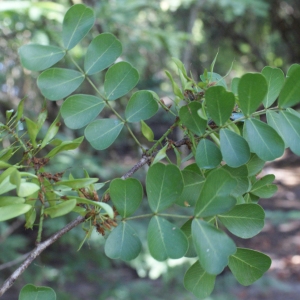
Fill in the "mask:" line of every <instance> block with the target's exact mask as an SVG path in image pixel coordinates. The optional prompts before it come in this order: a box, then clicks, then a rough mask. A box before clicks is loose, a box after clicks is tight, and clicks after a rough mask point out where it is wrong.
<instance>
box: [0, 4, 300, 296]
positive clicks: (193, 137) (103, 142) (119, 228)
mask: <svg viewBox="0 0 300 300" xmlns="http://www.w3.org/2000/svg"><path fill="white" fill-rule="evenodd" d="M94 21H95V17H94V14H93V11H92V9H90V8H88V7H87V6H85V5H83V4H77V5H74V6H73V7H71V8H70V9H69V10H68V11H67V13H66V15H65V18H64V21H63V30H62V41H63V46H62V47H53V46H42V45H38V44H29V45H24V46H22V47H21V48H20V50H19V54H20V58H21V61H22V63H23V65H24V67H26V68H27V69H29V70H35V71H36V70H39V71H43V72H42V73H41V74H40V75H39V77H38V79H37V84H38V87H39V89H40V91H41V93H42V94H43V95H44V97H45V98H46V99H48V100H51V101H57V100H61V99H63V98H66V99H65V100H64V103H63V105H62V107H61V116H62V118H63V119H64V121H65V124H66V125H67V126H68V127H69V128H70V129H78V128H83V127H85V130H84V135H85V138H86V139H87V140H88V141H89V142H90V144H91V145H92V147H94V148H95V149H97V150H104V149H107V148H108V147H109V146H111V145H112V144H113V143H114V142H115V140H116V139H117V138H118V136H119V134H120V132H121V131H122V130H127V132H128V133H129V134H130V135H131V137H132V139H133V140H134V141H135V142H136V144H137V145H138V147H139V148H140V149H141V151H142V153H143V156H142V158H141V160H140V161H139V162H138V163H137V164H136V165H135V166H133V168H132V169H131V170H130V171H129V172H128V173H126V174H125V175H124V176H123V177H122V178H116V179H113V180H112V181H110V184H109V187H108V188H107V190H106V191H104V192H103V193H102V195H101V197H99V195H98V191H100V190H101V189H102V188H103V187H104V185H105V183H100V184H99V183H96V182H97V181H98V179H97V178H90V177H89V175H88V171H86V172H85V178H78V179H75V178H73V176H72V175H70V176H69V178H68V179H62V176H63V174H62V173H55V174H52V173H48V172H45V170H44V168H45V165H46V164H49V163H51V159H52V158H53V157H55V156H56V155H58V154H59V153H61V152H62V151H68V150H74V149H77V148H78V147H79V146H80V144H81V142H82V141H83V137H80V138H77V139H74V140H73V141H62V140H59V139H55V137H56V134H57V133H58V131H59V126H60V115H58V116H57V118H56V119H55V120H54V122H53V123H52V124H51V126H50V127H49V129H48V131H47V133H46V134H45V136H44V137H43V139H42V140H39V139H38V138H37V137H38V133H39V131H40V130H41V127H42V125H43V124H44V122H45V120H46V117H47V113H46V111H45V110H43V111H42V112H41V113H40V115H39V116H38V119H37V120H36V121H34V120H31V119H29V118H23V106H24V100H22V102H21V103H20V104H19V107H18V110H17V112H16V113H14V114H13V112H10V111H8V112H7V121H6V124H1V134H2V138H3V139H4V138H5V139H7V138H8V136H10V137H11V139H12V140H14V142H13V143H12V144H11V146H10V147H9V148H7V149H3V150H2V151H1V153H0V159H1V165H0V166H1V168H2V169H4V170H5V171H3V173H2V174H1V176H0V186H1V193H2V194H1V195H2V196H1V200H0V205H1V207H0V218H1V219H0V220H1V221H3V220H7V219H12V218H15V217H16V216H19V215H25V219H26V224H25V227H26V228H33V226H34V224H35V222H36V219H37V216H39V217H38V220H39V225H38V227H39V230H38V234H37V243H40V242H41V239H42V229H43V220H44V217H45V216H50V217H51V218H56V217H60V216H62V215H67V214H69V213H71V212H75V213H77V214H79V215H80V216H81V217H82V218H81V219H77V220H79V221H80V222H84V221H85V222H86V223H87V224H88V228H87V229H86V237H85V239H84V241H85V240H86V239H88V238H89V237H90V235H91V233H92V231H93V230H94V228H95V229H96V230H97V231H98V232H99V233H100V234H102V235H108V238H107V240H106V244H105V253H106V255H107V256H108V257H110V258H112V259H122V260H124V261H129V260H132V259H134V258H136V257H137V256H138V255H139V253H140V251H141V248H142V247H141V241H140V239H139V237H138V234H137V232H136V230H135V228H134V227H133V226H132V225H131V221H132V220H134V219H139V218H151V219H150V222H149V225H148V232H147V241H148V247H149V251H150V254H151V255H152V256H153V258H155V259H156V260H158V261H163V260H165V259H167V258H173V259H178V258H181V257H184V256H189V257H191V256H192V257H195V258H196V260H197V261H196V262H195V263H194V264H193V265H192V266H191V267H190V268H189V269H188V270H187V272H186V274H185V277H184V285H185V287H186V288H187V289H188V290H189V291H191V292H192V293H194V295H196V296H197V297H199V298H204V297H206V296H208V295H209V294H210V293H211V292H212V290H213V288H214V282H215V278H216V276H217V275H219V274H220V273H221V272H222V271H223V270H224V268H225V267H226V266H227V265H228V266H229V268H230V270H231V272H232V273H233V275H234V276H235V278H236V279H237V281H238V282H239V283H241V284H243V285H249V284H252V283H253V282H254V281H256V280H257V279H259V278H260V277H261V276H262V275H263V274H264V272H266V271H267V270H268V268H269V267H270V264H271V260H270V258H269V257H268V256H266V255H265V254H263V253H259V252H257V251H254V250H251V249H243V248H239V247H236V245H235V243H234V241H233V240H232V239H231V238H230V237H229V236H228V235H227V234H226V229H227V230H228V231H230V232H231V233H232V234H234V235H236V236H238V237H240V238H251V237H253V236H255V235H257V234H258V233H259V232H260V231H261V229H262V228H263V226H264V217H265V214H264V210H263V209H262V207H261V206H260V205H259V204H257V202H258V200H259V198H260V197H264V198H267V197H271V196H272V195H273V194H274V193H275V192H276V190H277V188H276V186H275V185H273V184H272V182H273V180H274V176H272V175H267V176H264V177H262V178H258V177H257V175H258V174H259V173H260V172H261V170H262V168H263V165H264V163H265V162H266V161H272V160H274V159H276V158H278V157H280V156H281V155H282V154H283V152H284V149H285V148H286V147H290V149H291V150H292V151H293V152H295V153H296V154H298V155H299V149H300V147H299V146H300V145H299V140H300V139H299V137H300V116H299V113H297V112H296V111H295V110H293V109H292V108H291V107H292V106H293V105H295V104H297V103H299V102H300V97H299V94H300V93H299V90H300V82H299V78H300V76H299V75H300V74H299V73H300V65H293V66H291V68H290V69H289V71H288V73H287V76H286V78H284V75H283V72H282V71H281V70H279V69H276V68H270V67H265V68H264V69H263V70H262V72H261V73H247V74H244V75H243V76H242V77H241V78H235V79H234V80H233V83H232V86H231V90H230V89H228V88H227V84H226V81H225V78H223V77H222V76H221V75H219V74H217V73H215V72H214V63H215V60H214V62H213V63H212V66H211V69H210V70H209V71H208V70H205V72H204V74H202V75H201V76H200V81H199V82H198V80H195V79H194V78H192V77H191V76H189V75H187V72H186V70H185V67H184V65H183V64H182V63H181V62H180V61H179V60H177V59H174V63H175V65H176V66H177V69H178V75H179V78H180V82H181V86H180V85H179V84H178V83H177V82H176V80H175V79H174V78H173V77H172V75H171V73H169V72H167V73H166V74H167V76H168V77H169V79H170V81H171V83H172V87H173V93H174V99H173V105H172V107H169V106H166V105H165V103H164V102H163V101H162V100H160V99H159V97H158V96H157V95H156V94H155V93H154V92H153V91H149V90H143V91H138V92H135V93H133V94H132V95H131V97H130V100H129V101H128V103H127V106H126V109H125V112H123V111H117V109H116V108H115V106H114V102H115V101H118V100H119V99H120V98H122V97H123V96H124V95H126V94H127V93H129V92H130V91H131V90H132V89H133V88H134V87H135V86H136V84H137V83H138V80H139V74H138V71H137V70H136V69H135V68H134V67H133V66H132V65H131V64H129V63H128V62H125V61H122V60H121V59H118V61H117V62H115V61H116V59H117V58H118V57H119V56H120V55H121V50H122V46H121V43H120V41H119V40H118V39H117V38H116V37H114V36H113V35H112V34H110V33H102V34H100V35H98V36H96V37H94V38H93V40H92V41H91V43H90V44H89V46H88V47H87V50H86V54H85V57H84V63H83V66H80V64H79V63H77V61H76V59H74V57H73V55H72V49H73V48H74V47H75V46H76V45H77V44H78V43H79V42H80V41H82V39H83V38H84V37H85V36H86V35H87V34H88V32H89V31H90V30H91V28H92V27H93V24H94ZM65 56H68V57H69V59H70V60H72V62H73V64H74V67H75V68H76V69H77V70H74V69H63V68H58V67H52V66H54V65H55V64H56V63H58V62H59V61H60V60H61V59H62V58H63V57H65ZM119 60H121V61H119ZM107 68H108V70H106V72H105V76H104V81H103V83H102V86H103V88H102V87H101V88H97V86H96V85H95V83H94V82H93V78H92V77H91V76H90V75H94V74H99V73H100V72H102V71H104V70H105V69H107ZM84 81H85V82H88V83H89V84H90V85H91V87H92V88H93V89H94V90H95V93H96V95H97V96H94V95H86V94H72V93H73V92H74V91H76V89H78V88H79V87H80V85H81V84H82V83H83V82H84ZM71 94H72V95H71ZM277 98H278V105H277V106H274V104H273V103H274V101H275V100H276V99H277ZM262 105H263V106H262ZM104 107H106V108H107V109H110V111H111V117H110V118H101V117H99V118H98V115H99V114H100V113H101V111H102V109H103V108H104ZM159 107H161V108H162V109H163V110H165V113H166V114H171V115H172V117H173V125H172V126H171V127H170V128H169V129H168V130H167V131H166V132H165V133H164V134H163V135H162V136H161V137H160V138H159V139H157V140H154V135H153V132H152V130H151V128H150V126H148V125H147V124H146V122H145V120H147V119H149V118H151V117H152V116H153V115H155V114H156V113H157V111H158V108H159ZM257 109H260V110H258V111H257ZM261 115H266V116H267V122H266V123H265V122H263V121H261V120H260V116H261ZM96 118H97V119H96ZM22 122H25V125H26V128H27V134H28V136H26V137H25V136H23V135H20V130H19V129H20V128H19V126H20V124H21V123H22ZM135 123H140V127H141V132H142V133H143V135H144V137H145V138H146V139H147V140H148V141H153V144H152V146H151V148H150V149H144V147H143V146H142V143H143V141H139V139H138V138H137V136H136V135H135V134H134V132H133V130H132V126H133V125H136V124H135ZM175 128H176V130H180V131H182V132H183V135H184V138H183V139H182V140H179V141H173V140H171V139H170V134H171V133H172V131H173V130H174V129H175ZM183 145H186V146H187V147H188V149H189V150H190V154H189V155H188V156H186V157H184V155H183V154H182V153H181V152H180V151H179V150H178V149H177V148H179V147H181V146H183ZM49 146H52V149H51V150H49V149H50V147H49ZM20 149H22V151H23V156H22V158H21V160H20V161H19V162H18V163H10V161H11V160H12V159H13V158H15V154H16V153H19V151H20ZM42 150H43V151H42ZM172 151H174V153H175V155H176V158H177V160H176V163H172V161H171V160H172V159H171V158H169V156H170V155H169V153H171V152H172ZM45 152H46V154H43V156H42V157H39V156H41V153H45ZM162 160H163V162H162ZM146 163H148V164H149V165H150V167H149V169H148V172H147V176H146V180H145V185H146V188H145V190H146V195H147V200H148V205H149V213H148V214H145V215H134V213H135V212H136V211H137V209H138V208H139V206H140V204H141V202H142V199H143V194H144V191H143V187H142V184H141V183H140V182H139V181H138V180H137V179H133V178H129V177H130V176H131V175H132V174H133V173H134V172H135V171H137V170H138V169H139V168H141V167H142V166H143V165H145V164H146ZM183 163H187V166H186V167H184V168H183ZM185 165H186V164H185ZM29 169H30V170H32V172H29ZM25 170H26V171H25ZM12 191H14V192H15V195H16V196H15V195H14V196H10V195H9V194H8V192H12ZM110 199H111V201H112V203H113V205H114V206H112V205H111V204H108V203H106V202H108V201H109V200H110ZM177 205H179V206H181V207H182V208H183V210H180V213H178V214H176V213H174V207H176V206H177ZM168 210H169V212H168ZM170 212H171V213H170ZM181 212H182V213H181ZM174 219H179V220H181V219H183V220H185V222H184V223H183V224H181V227H180V226H178V225H177V224H175V223H174V221H173V220H174ZM79 221H78V222H79ZM80 222H79V223H80ZM76 225H77V223H76ZM113 227H116V228H114V229H113ZM84 241H83V242H84ZM82 244H83V243H82ZM82 244H81V245H80V246H79V248H80V247H81V246H82ZM29 288H30V289H33V290H36V289H39V288H36V287H34V286H31V287H27V289H29ZM40 288H42V287H40ZM43 288H44V287H43ZM48 292H49V293H51V291H48ZM22 293H25V292H24V291H23V292H21V294H20V299H26V298H25V297H26V296H23V294H22ZM51 299H52V298H51ZM53 299H54V298H53Z"/></svg>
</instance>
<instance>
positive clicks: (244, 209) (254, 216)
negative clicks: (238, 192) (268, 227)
mask: <svg viewBox="0 0 300 300" xmlns="http://www.w3.org/2000/svg"><path fill="white" fill-rule="evenodd" d="M218 218H219V219H220V220H221V222H222V223H223V224H224V226H225V227H226V228H227V229H228V230H229V231H230V232H231V233H233V234H234V235H236V236H238V237H241V238H243V239H248V238H251V237H253V236H255V235H257V234H258V233H259V232H260V231H261V230H262V229H263V227H264V219H265V212H264V210H263V209H262V208H261V206H259V205H258V204H240V205H236V206H235V207H234V208H233V209H232V210H231V211H229V212H227V213H225V214H221V215H218Z"/></svg>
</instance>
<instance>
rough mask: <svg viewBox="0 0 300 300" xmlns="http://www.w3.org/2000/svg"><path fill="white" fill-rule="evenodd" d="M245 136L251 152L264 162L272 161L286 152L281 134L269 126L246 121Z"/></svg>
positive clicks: (251, 120) (256, 121)
mask: <svg viewBox="0 0 300 300" xmlns="http://www.w3.org/2000/svg"><path fill="white" fill-rule="evenodd" d="M244 136H245V137H246V140H247V141H248V144H249V146H250V151H251V152H254V153H256V154H257V156H258V157H259V158H261V159H262V160H264V161H269V160H270V161H272V160H274V159H276V158H278V157H280V156H281V155H282V154H283V152H284V148H285V147H284V142H283V140H282V138H281V137H280V136H279V134H278V133H277V132H276V131H275V130H274V129H273V128H272V127H271V126H269V125H268V124H266V123H264V122H262V121H259V120H256V119H247V120H245V126H244Z"/></svg>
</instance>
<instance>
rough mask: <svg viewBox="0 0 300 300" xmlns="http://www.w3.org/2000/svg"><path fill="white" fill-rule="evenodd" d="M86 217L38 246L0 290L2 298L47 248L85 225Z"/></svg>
mask: <svg viewBox="0 0 300 300" xmlns="http://www.w3.org/2000/svg"><path fill="white" fill-rule="evenodd" d="M84 221H85V218H84V217H78V218H76V219H75V220H74V221H72V222H70V223H69V224H67V225H66V226H65V227H64V228H62V229H61V230H59V231H58V232H56V233H55V234H53V235H52V236H51V237H50V238H48V239H47V240H45V241H44V242H42V243H40V244H38V245H37V246H36V247H35V248H34V249H33V250H32V251H31V252H30V254H29V255H28V257H27V258H26V259H25V261H24V262H23V263H22V264H21V265H20V266H19V267H18V268H17V269H16V270H15V271H14V272H13V273H12V274H11V275H10V276H9V277H8V278H7V279H6V280H5V282H4V283H3V285H2V287H1V288H0V297H1V296H2V295H3V294H4V293H5V292H6V291H7V290H8V289H9V288H10V287H11V286H12V285H13V284H14V282H15V281H16V280H17V279H18V278H19V277H20V275H21V274H22V273H23V272H24V271H25V270H26V269H27V268H28V267H29V265H30V264H31V263H32V262H33V261H34V260H35V258H36V257H37V256H39V255H40V254H41V253H42V252H43V251H44V250H45V249H46V248H47V247H49V246H50V245H51V244H53V243H54V242H55V241H57V240H58V239H59V238H60V237H61V236H62V235H64V234H65V233H67V232H69V231H70V230H71V229H73V228H74V227H76V226H77V225H79V224H80V223H83V222H84Z"/></svg>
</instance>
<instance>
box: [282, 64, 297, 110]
mask: <svg viewBox="0 0 300 300" xmlns="http://www.w3.org/2000/svg"><path fill="white" fill-rule="evenodd" d="M299 78H300V65H297V66H295V67H293V69H292V70H291V71H290V72H289V76H288V77H287V79H286V81H285V83H284V85H283V88H282V90H281V92H280V94H279V99H278V106H279V107H280V108H287V107H291V106H293V105H295V104H297V103H298V102H299V101H300V81H299Z"/></svg>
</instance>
